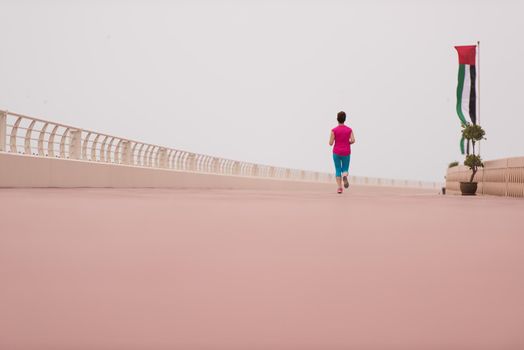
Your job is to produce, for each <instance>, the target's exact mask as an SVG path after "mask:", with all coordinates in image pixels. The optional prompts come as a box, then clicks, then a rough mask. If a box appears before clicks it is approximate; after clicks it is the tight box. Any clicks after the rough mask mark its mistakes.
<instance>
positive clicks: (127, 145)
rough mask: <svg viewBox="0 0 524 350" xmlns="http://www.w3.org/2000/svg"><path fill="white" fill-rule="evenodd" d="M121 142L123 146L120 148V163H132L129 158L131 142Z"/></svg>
mask: <svg viewBox="0 0 524 350" xmlns="http://www.w3.org/2000/svg"><path fill="white" fill-rule="evenodd" d="M122 143H123V144H124V148H123V150H122V164H125V165H134V164H132V158H131V150H132V145H131V142H129V141H122Z"/></svg>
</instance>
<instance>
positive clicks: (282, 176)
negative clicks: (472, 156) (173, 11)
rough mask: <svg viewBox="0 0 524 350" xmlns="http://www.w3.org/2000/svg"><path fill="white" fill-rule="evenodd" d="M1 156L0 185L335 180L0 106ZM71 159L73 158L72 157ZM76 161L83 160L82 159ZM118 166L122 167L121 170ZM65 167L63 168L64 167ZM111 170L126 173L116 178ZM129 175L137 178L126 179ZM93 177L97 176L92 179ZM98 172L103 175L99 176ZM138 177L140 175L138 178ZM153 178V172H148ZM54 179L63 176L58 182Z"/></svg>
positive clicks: (401, 183)
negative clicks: (213, 178)
mask: <svg viewBox="0 0 524 350" xmlns="http://www.w3.org/2000/svg"><path fill="white" fill-rule="evenodd" d="M16 157H18V158H16ZM19 157H25V158H19ZM36 158H38V159H36ZM0 161H1V163H0V164H1V165H2V166H1V167H0V169H1V173H0V186H1V187H27V186H37V187H49V186H59V187H62V186H64V187H65V186H75V187H77V186H80V187H84V186H85V187H93V186H94V187H114V186H117V187H126V186H144V185H145V184H146V185H147V186H146V187H154V186H156V185H155V182H154V181H152V180H148V178H147V176H150V177H151V176H152V175H151V174H159V172H161V171H170V172H171V173H170V174H171V175H170V176H171V177H172V178H171V179H170V178H169V176H167V177H164V175H162V176H161V177H162V178H163V179H164V180H162V181H161V184H158V186H163V187H165V186H168V187H169V186H170V185H172V186H177V183H178V182H180V181H181V180H180V179H179V177H180V176H181V175H182V174H180V173H181V172H184V173H185V176H187V175H188V173H198V174H210V175H221V176H229V177H231V176H233V177H235V179H230V181H229V182H228V183H229V184H230V185H231V184H232V183H233V181H240V180H239V179H238V178H239V177H242V178H256V179H267V180H287V182H290V181H292V182H305V183H317V184H330V185H332V184H333V183H334V181H335V178H334V175H333V174H328V173H322V172H315V171H306V170H300V169H290V168H282V167H275V166H270V165H263V164H255V163H249V162H243V161H237V160H231V159H225V158H219V157H215V156H209V155H205V154H198V153H193V152H188V151H183V150H179V149H173V148H168V147H163V146H159V145H153V144H148V143H144V142H140V141H135V140H130V139H126V138H122V137H117V136H112V135H107V134H104V133H100V132H96V131H91V130H86V129H82V128H78V127H74V126H70V125H65V124H60V123H56V122H52V121H48V120H43V119H39V118H34V117H30V116H26V115H22V114H18V113H13V112H8V111H0ZM72 161H76V162H77V163H71V162H72ZM78 162H82V165H79V163H78ZM101 165H104V166H101ZM111 167H117V168H111ZM118 167H120V168H118ZM122 167H124V168H125V169H127V170H126V171H125V172H122ZM144 168H147V169H154V170H155V171H156V172H150V171H147V172H145V171H140V170H138V169H144ZM65 169H68V170H67V172H66V170H65ZM173 171H175V172H178V174H177V178H176V179H175V178H173V176H174V175H173V174H174V173H173ZM56 172H62V173H60V174H57V173H56ZM144 174H147V176H146V175H144ZM115 176H125V177H127V178H126V179H124V178H122V179H118V178H115ZM144 176H146V177H144ZM130 177H131V178H135V180H136V181H130V180H129V178H130ZM97 178H98V180H96V181H95V180H93V179H97ZM102 178H105V179H106V180H105V181H103V180H101V179H102ZM109 178H111V180H108V179H109ZM138 178H141V180H137V179H138ZM153 178H154V176H153V177H151V179H153ZM57 179H62V180H64V179H65V180H64V182H63V183H61V182H59V180H57ZM207 180H209V178H207ZM184 181H185V180H184ZM184 181H181V182H182V183H184ZM221 181H222V182H224V180H221ZM197 182H198V181H197ZM226 182H227V181H226ZM349 182H350V183H351V184H356V185H371V186H393V187H418V188H435V189H438V188H440V187H441V184H440V183H436V182H421V181H408V180H393V179H381V178H372V177H359V176H350V177H349ZM185 183H186V184H189V183H191V182H187V181H185ZM250 183H251V182H250ZM208 184H209V183H208Z"/></svg>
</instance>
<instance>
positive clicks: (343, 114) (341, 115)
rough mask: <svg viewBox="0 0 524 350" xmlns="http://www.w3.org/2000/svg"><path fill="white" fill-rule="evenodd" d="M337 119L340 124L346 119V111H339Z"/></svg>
mask: <svg viewBox="0 0 524 350" xmlns="http://www.w3.org/2000/svg"><path fill="white" fill-rule="evenodd" d="M337 120H338V122H339V123H340V124H342V123H343V122H345V121H346V112H344V111H340V112H338V113H337Z"/></svg>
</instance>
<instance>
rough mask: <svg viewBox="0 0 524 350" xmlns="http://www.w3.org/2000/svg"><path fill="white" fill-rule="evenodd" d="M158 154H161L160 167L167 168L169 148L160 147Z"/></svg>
mask: <svg viewBox="0 0 524 350" xmlns="http://www.w3.org/2000/svg"><path fill="white" fill-rule="evenodd" d="M158 155H159V157H158V160H159V162H158V163H159V164H158V166H159V167H160V168H167V149H165V148H160V149H159V150H158Z"/></svg>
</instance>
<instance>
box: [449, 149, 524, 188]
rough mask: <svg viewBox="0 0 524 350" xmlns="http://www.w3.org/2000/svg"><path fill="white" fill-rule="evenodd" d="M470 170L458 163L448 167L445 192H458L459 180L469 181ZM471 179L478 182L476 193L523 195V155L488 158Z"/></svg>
mask: <svg viewBox="0 0 524 350" xmlns="http://www.w3.org/2000/svg"><path fill="white" fill-rule="evenodd" d="M470 177H471V170H469V169H468V168H467V167H466V166H463V165H460V166H456V167H452V168H449V169H448V171H447V175H446V192H449V193H452V194H456V193H460V182H466V181H469V178H470ZM473 181H476V182H477V183H478V188H477V193H478V194H487V195H495V196H507V197H524V157H514V158H504V159H496V160H488V161H485V162H484V168H480V169H479V170H478V172H477V173H476V174H475V178H474V179H473Z"/></svg>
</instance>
